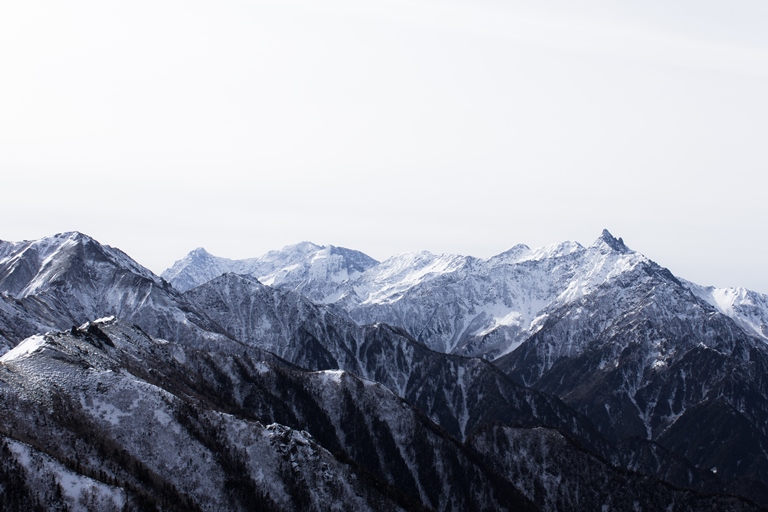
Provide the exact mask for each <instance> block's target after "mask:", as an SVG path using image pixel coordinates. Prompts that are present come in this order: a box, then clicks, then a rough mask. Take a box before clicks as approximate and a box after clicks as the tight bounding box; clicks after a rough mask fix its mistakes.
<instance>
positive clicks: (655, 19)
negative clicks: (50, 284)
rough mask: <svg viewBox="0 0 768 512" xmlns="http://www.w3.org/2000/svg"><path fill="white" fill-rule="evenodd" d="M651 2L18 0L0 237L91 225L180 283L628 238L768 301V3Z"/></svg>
mask: <svg viewBox="0 0 768 512" xmlns="http://www.w3.org/2000/svg"><path fill="white" fill-rule="evenodd" d="M634 3H635V4H638V5H620V4H619V3H618V2H615V1H614V2H608V1H605V2H601V1H587V0H581V1H573V2H565V1H563V2H554V1H548V2H537V3H536V4H535V5H536V7H535V8H534V7H529V6H530V5H531V3H529V2H522V1H519V2H515V1H510V2H492V1H477V0H475V1H469V0H462V1H458V0H455V1H448V0H446V1H441V2H437V1H426V0H411V1H408V2H406V1H400V0H388V1H367V0H360V1H355V2H351V1H350V2H345V1H328V2H311V1H309V0H297V1H285V0H284V1H247V0H243V1H235V0H220V1H218V2H212V1H201V0H192V1H183V2H182V1H174V0H153V1H151V2H150V1H146V0H132V1H130V2H129V1H121V0H118V1H109V2H103V1H95V0H94V1H88V0H72V1H68V2H55V1H39V2H5V3H3V4H2V5H1V6H0V172H2V174H1V175H0V176H1V178H2V188H1V189H0V190H2V201H0V214H1V215H2V218H3V219H4V220H3V223H2V225H1V226H2V229H0V238H3V239H6V240H19V239H24V238H37V237H41V236H44V235H48V234H53V233H55V232H58V231H68V230H80V231H83V232H86V233H88V234H90V235H92V236H95V237H96V238H97V239H99V240H100V241H101V242H103V243H107V244H110V245H114V246H117V247H120V248H121V249H123V250H125V251H126V252H128V253H129V254H130V255H131V256H133V257H134V258H136V259H137V260H138V261H139V262H140V263H142V264H144V265H147V266H148V267H150V268H151V269H152V270H154V271H156V272H160V271H161V270H163V269H164V268H165V267H168V266H170V265H171V263H173V261H174V260H176V259H178V258H181V257H182V256H184V254H186V252H187V251H189V250H191V249H192V248H194V247H197V246H204V247H206V248H207V249H208V250H209V251H210V252H212V253H214V254H217V255H220V256H227V257H231V258H244V257H250V256H258V255H260V254H263V253H264V252H266V251H267V250H270V249H276V248H280V247H282V246H284V245H286V244H290V243H295V242H298V241H301V240H311V241H314V242H316V243H321V244H334V245H340V246H346V247H351V248H355V249H359V250H362V251H364V252H366V253H368V254H370V255H371V256H373V257H375V258H378V259H383V258H386V257H388V256H390V255H392V254H395V253H398V252H403V251H407V250H414V249H427V250H430V251H432V252H436V253H441V252H453V253H461V254H471V255H475V256H490V255H492V254H495V253H498V252H501V251H503V250H505V249H507V248H509V247H511V246H512V245H514V244H517V243H526V244H528V245H530V246H540V245H544V244H548V243H551V242H558V241H563V240H576V241H579V242H581V243H583V244H589V243H591V242H592V241H593V240H594V239H595V238H597V237H598V236H599V234H600V231H601V230H602V229H603V228H608V229H609V230H610V231H611V232H612V233H613V234H614V235H616V236H622V237H624V239H625V241H626V242H627V244H628V245H629V246H630V247H632V248H634V249H636V250H639V251H641V252H643V253H644V254H646V255H647V256H648V257H650V258H651V259H654V260H655V261H657V262H659V263H660V264H662V265H665V266H667V267H669V268H670V269H671V270H672V271H673V272H674V273H675V274H677V275H680V276H682V277H685V278H687V279H690V280H692V281H695V282H698V283H700V284H705V285H707V284H714V285H718V286H746V287H748V288H751V289H755V290H757V291H762V292H768V273H766V271H765V270H766V266H765V263H764V261H765V258H764V254H765V253H766V250H767V249H768V247H767V245H768V223H766V222H765V219H766V218H768V215H767V214H768V202H767V201H766V200H765V190H766V185H767V184H768V183H766V181H768V179H767V178H766V171H768V165H767V164H768V144H766V141H768V31H766V30H765V27H766V26H768V12H767V10H768V6H767V5H766V4H765V2H762V1H744V0H742V1H734V2H723V1H696V2H694V1H691V0H685V1H666V2H662V1H658V0H653V1H649V2H642V5H639V4H641V3H640V2H634ZM622 4H630V3H629V2H622Z"/></svg>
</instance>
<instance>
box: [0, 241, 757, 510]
mask: <svg viewBox="0 0 768 512" xmlns="http://www.w3.org/2000/svg"><path fill="white" fill-rule="evenodd" d="M766 343H768V297H766V296H764V295H761V294H758V293H755V292H751V291H748V290H743V289H715V288H711V287H703V286H699V285H696V284H694V283H690V282H688V281H685V280H682V279H679V278H677V277H675V276H674V275H673V274H672V273H671V272H669V270H667V269H664V268H663V267H661V266H659V265H658V264H656V263H654V262H653V261H651V260H649V259H648V258H646V257H645V256H643V255H641V254H640V253H637V252H635V251H632V250H630V249H629V248H628V247H627V246H626V245H625V243H624V242H623V240H621V239H620V238H615V237H613V236H612V235H611V234H610V233H609V232H607V231H604V232H603V233H602V234H601V236H600V237H599V238H598V239H597V240H596V241H595V242H594V243H593V244H592V245H591V246H589V247H583V246H581V245H580V244H577V243H574V242H566V243H560V244H554V245H552V246H549V247H544V248H539V249H530V248H528V247H526V246H523V245H517V246H514V247H513V248H512V249H510V250H509V251H506V252H504V253H502V254H499V255H497V256H494V257H492V258H489V259H478V258H473V257H468V256H457V255H440V256H438V255H433V254H430V253H428V252H416V253H407V254H403V255H399V256H395V257H392V258H390V259H388V260H386V261H383V262H377V261H376V260H374V259H373V258H370V257H368V256H367V255H365V254H363V253H361V252H358V251H354V250H350V249H344V248H339V247H333V246H318V245H315V244H311V243H308V242H303V243H300V244H297V245H294V246H289V247H286V248H284V249H282V250H280V251H272V252H270V253H267V254H266V255H264V256H262V257H259V258H254V259H248V260H229V259H225V258H219V257H215V256H212V255H210V254H209V253H207V252H206V251H205V250H203V249H196V250H194V251H192V252H191V253H190V254H189V255H187V256H186V257H185V258H183V259H181V260H179V261H178V262H176V264H174V265H173V267H171V268H170V269H168V270H166V271H165V272H164V273H163V274H162V275H161V276H156V275H155V274H153V273H152V272H150V271H149V270H147V269H146V268H144V267H142V266H141V265H140V264H138V263H137V262H135V261H133V260H132V259H131V258H130V257H129V256H128V255H126V254H125V253H123V252H122V251H120V250H118V249H115V248H111V247H109V246H105V245H102V244H100V243H98V242H97V241H96V240H94V239H92V238H90V237H88V236H87V235H83V234H81V233H64V234H60V235H55V236H52V237H47V238H44V239H41V240H36V241H24V242H0V352H2V353H4V355H3V356H2V358H0V393H2V406H0V407H1V409H0V411H1V412H0V418H2V421H1V422H0V428H1V429H2V430H0V443H2V450H3V454H4V457H3V462H2V465H1V466H0V484H2V490H1V491H0V501H2V502H3V503H4V504H5V506H6V509H8V510H17V509H18V510H22V509H23V510H31V509H35V508H37V509H42V510H51V509H59V510H109V509H115V510H119V509H126V510H176V509H179V510H196V509H199V510H221V509H225V510H401V509H402V510H491V509H492V510H637V509H643V510H759V509H761V507H766V506H768V492H766V491H765V489H766V488H768V487H767V486H766V484H768V379H766V375H768V373H766V372H767V371H768V345H766Z"/></svg>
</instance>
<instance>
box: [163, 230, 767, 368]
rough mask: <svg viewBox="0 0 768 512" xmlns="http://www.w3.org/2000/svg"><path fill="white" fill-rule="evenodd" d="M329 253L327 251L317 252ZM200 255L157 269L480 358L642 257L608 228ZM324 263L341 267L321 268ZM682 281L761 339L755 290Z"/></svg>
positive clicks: (182, 282) (503, 350) (762, 306)
mask: <svg viewBox="0 0 768 512" xmlns="http://www.w3.org/2000/svg"><path fill="white" fill-rule="evenodd" d="M333 251H337V254H335V256H333V257H331V256H327V257H326V256H323V255H324V254H326V253H329V254H332V253H333ZM201 254H203V253H202V252H201V250H200V249H198V250H196V251H193V252H192V253H190V254H189V255H188V256H187V257H186V258H184V259H183V260H180V261H178V262H177V263H176V264H175V265H174V266H173V267H172V268H171V269H169V270H167V271H165V272H164V273H163V276H164V277H165V278H166V279H168V280H169V282H171V283H172V284H173V285H174V286H175V287H178V288H179V289H181V290H188V289H191V288H193V287H194V286H199V285H200V284H203V283H204V282H206V281H209V280H210V279H213V278H214V277H216V276H217V275H221V274H223V273H227V272H232V273H237V274H246V275H249V276H252V277H255V278H257V279H258V280H259V281H261V282H262V283H264V284H268V285H270V286H275V287H280V288H287V289H291V290H294V291H298V292H299V293H301V294H303V295H305V296H306V297H308V298H310V299H311V300H313V301H315V302H320V303H323V304H332V305H334V306H336V307H338V308H340V309H343V310H345V311H346V312H347V313H348V314H349V315H350V317H351V318H353V319H354V320H355V321H357V322H358V323H359V324H361V325H363V324H368V323H375V322H382V323H387V324H390V325H394V326H397V327H401V328H403V329H405V330H406V331H407V332H408V333H409V334H411V335H412V336H413V337H415V338H416V339H417V340H419V341H420V342H422V343H424V344H425V345H427V346H428V347H430V348H432V349H434V350H437V351H440V352H446V353H456V354H463V355H469V356H481V357H485V358H490V359H494V358H497V357H500V356H502V355H504V354H507V353H510V352H512V351H513V350H514V349H515V348H517V347H518V346H519V345H520V344H521V343H522V342H523V341H524V340H526V339H527V338H528V337H530V336H531V335H532V334H533V333H535V332H536V331H537V330H538V329H540V328H541V325H542V324H543V322H544V321H545V319H546V318H547V316H548V314H549V312H551V311H553V310H555V309H557V308H559V307H561V306H563V305H566V304H571V303H575V302H576V301H578V300H579V299H580V298H581V297H583V296H585V295H588V294H589V293H591V292H592V291H594V290H595V289H597V287H599V286H602V285H603V284H605V283H609V282H620V281H621V279H622V276H623V275H625V274H627V273H631V272H633V271H634V270H635V269H637V268H640V267H643V266H647V265H650V264H651V263H652V262H651V261H650V260H649V259H648V258H646V257H645V256H643V255H642V254H640V253H637V252H634V251H632V250H630V249H629V248H628V247H627V246H626V245H625V244H624V242H623V240H621V239H617V238H615V237H613V236H612V235H611V234H610V233H609V232H608V231H604V232H603V233H602V234H601V236H600V237H599V238H598V239H597V240H596V241H595V242H594V243H593V244H592V245H591V246H589V247H583V246H581V245H580V244H578V243H575V242H564V243H559V244H553V245H550V246H547V247H542V248H538V249H529V248H528V247H526V246H524V245H517V246H515V247H513V248H512V249H510V250H509V251H506V252H504V253H501V254H499V255H497V256H494V257H492V258H489V259H486V260H483V259H478V258H473V257H468V256H457V255H440V256H437V255H433V254H430V253H428V252H425V251H421V252H413V253H406V254H401V255H398V256H394V257H392V258H389V259H387V260H385V261H383V262H381V263H376V262H375V261H374V260H372V259H370V258H367V257H365V256H364V255H362V253H357V252H354V251H350V250H347V249H344V250H341V249H337V248H333V247H326V248H322V247H320V246H314V245H311V244H308V243H303V244H298V245H296V246H291V247H287V248H285V249H283V250H282V251H275V252H271V253H269V254H267V255H266V256H263V257H262V258H257V259H253V260H240V261H233V260H224V259H222V258H216V257H213V256H210V255H208V254H207V253H204V254H205V257H204V258H203V257H201ZM302 258H303V259H302ZM334 258H335V259H334ZM329 261H335V262H337V263H335V264H334V265H333V266H332V268H334V269H344V270H343V271H336V272H329V271H327V269H328V268H330V265H328V262H329ZM320 262H322V265H321V263H320ZM267 263H268V264H267ZM318 267H319V268H320V270H318ZM350 268H354V269H355V270H354V271H349V270H348V269H350ZM689 287H690V288H691V290H692V291H694V292H695V293H697V295H699V296H704V295H706V296H708V297H709V299H708V300H709V301H710V302H711V303H713V304H714V305H716V306H717V307H719V308H720V309H721V311H722V312H723V313H725V314H727V315H728V316H730V317H732V318H734V319H735V320H737V321H738V322H739V323H740V324H741V325H743V326H745V327H748V328H749V329H751V330H752V331H754V333H756V334H758V335H760V336H762V337H766V336H768V327H767V325H768V297H766V296H765V295H761V294H757V293H755V292H748V291H746V290H714V289H707V288H703V287H699V286H697V285H693V284H692V283H691V284H689ZM729 297H730V299H729ZM766 339H767V340H768V337H766Z"/></svg>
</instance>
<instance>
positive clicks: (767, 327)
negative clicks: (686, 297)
mask: <svg viewBox="0 0 768 512" xmlns="http://www.w3.org/2000/svg"><path fill="white" fill-rule="evenodd" d="M685 284H686V286H687V287H688V288H689V289H690V290H691V291H692V292H693V293H695V294H696V296H698V297H699V298H701V299H703V300H705V301H707V302H708V303H709V304H711V305H712V306H714V307H715V308H717V310H718V311H720V312H721V313H723V314H724V315H727V316H728V317H730V318H732V319H733V320H734V321H735V322H736V323H738V324H739V325H740V326H741V327H743V328H744V329H745V330H746V331H747V332H750V333H751V334H754V335H757V336H759V337H761V338H763V339H765V340H767V341H768V295H765V294H762V293H758V292H753V291H751V290H747V289H746V288H715V287H714V286H707V287H704V286H700V285H697V284H694V283H691V282H687V281H686V282H685Z"/></svg>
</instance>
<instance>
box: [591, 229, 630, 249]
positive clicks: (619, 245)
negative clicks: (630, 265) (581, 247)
mask: <svg viewBox="0 0 768 512" xmlns="http://www.w3.org/2000/svg"><path fill="white" fill-rule="evenodd" d="M601 245H602V246H607V247H609V248H610V249H612V250H614V251H616V252H621V253H627V252H632V251H631V250H630V249H629V247H627V246H626V245H625V244H624V240H623V239H622V238H616V237H614V236H613V235H612V234H611V232H610V231H608V230H607V229H603V232H602V233H601V234H600V237H599V238H598V239H597V240H595V243H594V244H592V247H598V246H601Z"/></svg>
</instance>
